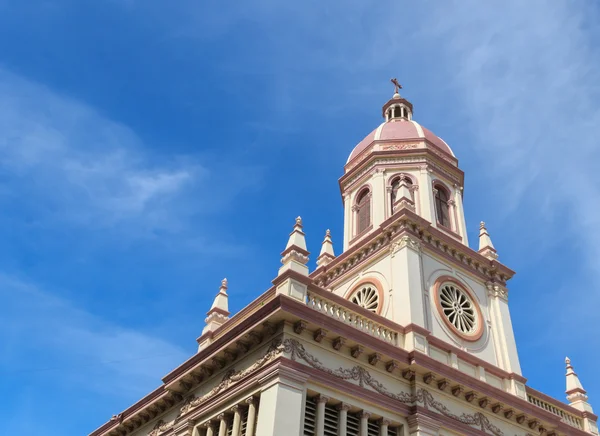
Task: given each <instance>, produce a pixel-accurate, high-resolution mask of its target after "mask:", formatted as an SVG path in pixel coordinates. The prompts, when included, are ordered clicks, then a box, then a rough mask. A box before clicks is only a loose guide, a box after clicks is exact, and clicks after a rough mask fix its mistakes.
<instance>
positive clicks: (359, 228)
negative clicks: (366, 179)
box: [356, 190, 371, 235]
mask: <svg viewBox="0 0 600 436" xmlns="http://www.w3.org/2000/svg"><path fill="white" fill-rule="evenodd" d="M356 207H357V210H356V223H357V224H356V234H357V235H360V234H361V233H362V232H364V231H365V230H367V228H368V227H369V226H370V225H371V193H370V192H369V190H364V191H363V192H362V193H361V194H360V195H359V197H358V200H357V202H356Z"/></svg>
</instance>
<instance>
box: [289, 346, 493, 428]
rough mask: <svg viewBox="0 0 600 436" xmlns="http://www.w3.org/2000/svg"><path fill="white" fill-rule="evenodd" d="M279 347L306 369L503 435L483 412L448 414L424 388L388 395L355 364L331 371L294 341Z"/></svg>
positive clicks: (368, 374)
mask: <svg viewBox="0 0 600 436" xmlns="http://www.w3.org/2000/svg"><path fill="white" fill-rule="evenodd" d="M283 346H284V351H285V353H287V354H289V355H290V358H291V359H292V360H294V361H298V360H302V361H303V362H305V363H306V364H308V365H309V366H310V367H312V368H315V369H318V370H320V371H323V372H325V373H327V374H329V375H331V376H333V377H336V378H339V379H341V380H346V381H355V382H356V383H357V384H358V385H359V386H360V387H365V386H368V387H370V388H372V389H373V390H375V391H376V392H378V393H380V394H382V395H385V396H386V397H388V398H391V399H393V400H396V401H400V402H402V403H404V404H417V403H419V404H422V405H423V407H424V408H426V409H432V410H435V411H436V412H438V413H440V414H442V415H444V416H446V417H448V418H451V419H453V420H455V421H458V422H460V423H462V424H466V425H469V426H471V427H476V428H478V429H480V430H481V431H485V432H487V433H490V434H492V435H494V436H504V433H503V432H502V430H500V429H499V428H498V427H497V426H495V425H494V424H492V423H491V422H490V420H489V419H488V417H487V416H485V415H484V414H483V413H481V412H475V413H462V414H460V415H457V414H455V413H453V412H452V411H450V409H448V407H446V406H445V405H444V404H443V403H442V402H440V401H438V400H436V399H435V398H434V396H433V395H432V394H431V392H429V391H428V390H426V389H423V388H420V389H418V390H417V392H416V394H415V395H412V394H410V393H408V392H398V393H394V392H390V391H389V390H388V389H387V388H386V387H385V385H384V384H383V383H381V382H379V381H378V380H376V379H375V378H374V377H373V376H372V375H371V373H369V371H368V370H366V369H365V368H363V367H362V366H359V365H357V366H354V367H352V368H342V367H339V368H336V369H331V368H328V367H327V366H325V365H324V364H323V363H322V362H321V361H320V360H319V359H318V358H316V357H315V356H313V355H312V354H310V353H309V352H307V351H306V349H305V348H304V346H303V345H302V344H301V343H300V342H298V341H297V340H295V339H286V340H285V341H284V342H283Z"/></svg>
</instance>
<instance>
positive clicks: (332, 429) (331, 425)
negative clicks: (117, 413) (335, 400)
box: [242, 398, 400, 436]
mask: <svg viewBox="0 0 600 436" xmlns="http://www.w3.org/2000/svg"><path fill="white" fill-rule="evenodd" d="M339 415H340V412H339V411H338V410H337V409H336V408H335V407H333V406H327V405H326V406H325V428H324V432H323V434H324V435H325V436H337V434H338V425H339ZM246 421H247V415H246V419H245V420H244V422H246ZM316 424H317V405H316V404H315V403H314V400H313V399H309V398H307V399H306V403H305V405H304V433H303V435H304V436H315V434H316V428H315V427H316ZM243 428H244V430H243V432H242V435H243V436H245V434H246V433H245V425H244V426H243ZM399 434H400V433H399V431H398V428H389V429H388V434H387V436H399ZM346 436H361V435H360V418H359V417H358V416H357V415H355V414H350V413H349V414H348V415H347V421H346ZM366 436H379V424H378V423H377V422H375V421H374V422H369V425H368V432H367V435H366Z"/></svg>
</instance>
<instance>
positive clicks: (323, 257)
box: [317, 229, 335, 267]
mask: <svg viewBox="0 0 600 436" xmlns="http://www.w3.org/2000/svg"><path fill="white" fill-rule="evenodd" d="M333 259H335V253H334V252H333V242H332V241H331V231H330V230H329V229H327V231H326V232H325V239H323V243H322V244H321V253H319V257H317V267H321V266H325V265H327V264H328V263H329V262H331V261H332V260H333Z"/></svg>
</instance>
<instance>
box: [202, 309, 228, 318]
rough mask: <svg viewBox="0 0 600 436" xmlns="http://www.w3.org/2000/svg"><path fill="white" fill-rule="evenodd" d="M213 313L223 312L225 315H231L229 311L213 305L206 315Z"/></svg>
mask: <svg viewBox="0 0 600 436" xmlns="http://www.w3.org/2000/svg"><path fill="white" fill-rule="evenodd" d="M211 313H218V314H221V315H223V316H229V311H227V310H223V309H219V308H218V307H213V308H212V309H210V310H209V311H208V312H206V315H210V314H211Z"/></svg>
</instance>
